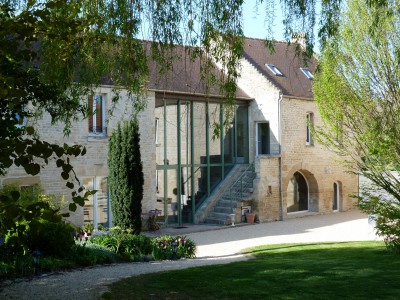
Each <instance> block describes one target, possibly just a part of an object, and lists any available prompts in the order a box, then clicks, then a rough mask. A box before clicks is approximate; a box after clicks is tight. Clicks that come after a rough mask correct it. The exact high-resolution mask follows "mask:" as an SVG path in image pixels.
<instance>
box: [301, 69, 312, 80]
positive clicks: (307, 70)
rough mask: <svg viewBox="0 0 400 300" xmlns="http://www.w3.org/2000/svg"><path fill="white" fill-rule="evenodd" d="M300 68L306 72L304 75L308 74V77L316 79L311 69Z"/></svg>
mask: <svg viewBox="0 0 400 300" xmlns="http://www.w3.org/2000/svg"><path fill="white" fill-rule="evenodd" d="M300 70H301V71H302V72H303V73H304V75H306V76H307V78H308V79H310V80H314V75H313V74H312V73H311V71H310V70H309V69H307V68H300Z"/></svg>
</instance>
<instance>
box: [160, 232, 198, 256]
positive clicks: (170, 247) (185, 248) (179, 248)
mask: <svg viewBox="0 0 400 300" xmlns="http://www.w3.org/2000/svg"><path fill="white" fill-rule="evenodd" d="M175 250H176V252H175ZM174 252H175V253H174ZM174 255H176V258H177V259H179V258H195V257H196V244H195V243H194V242H193V241H192V240H190V239H188V238H186V237H185V236H176V237H172V236H168V235H164V236H160V237H157V238H154V239H153V257H154V259H156V260H165V259H173V258H174Z"/></svg>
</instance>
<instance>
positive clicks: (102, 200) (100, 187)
mask: <svg viewBox="0 0 400 300" xmlns="http://www.w3.org/2000/svg"><path fill="white" fill-rule="evenodd" d="M96 180H97V184H96V189H97V193H96V195H95V196H96V197H97V226H98V225H103V226H104V227H109V222H108V219H109V218H108V211H109V206H108V203H109V202H108V186H107V177H96Z"/></svg>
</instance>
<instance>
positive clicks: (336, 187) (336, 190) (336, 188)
mask: <svg viewBox="0 0 400 300" xmlns="http://www.w3.org/2000/svg"><path fill="white" fill-rule="evenodd" d="M340 189H341V185H340V183H339V182H334V183H333V203H332V211H339V203H340Z"/></svg>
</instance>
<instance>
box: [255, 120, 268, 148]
mask: <svg viewBox="0 0 400 300" xmlns="http://www.w3.org/2000/svg"><path fill="white" fill-rule="evenodd" d="M256 144H257V145H256V155H263V154H270V146H269V123H267V122H265V123H257V125H256Z"/></svg>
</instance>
